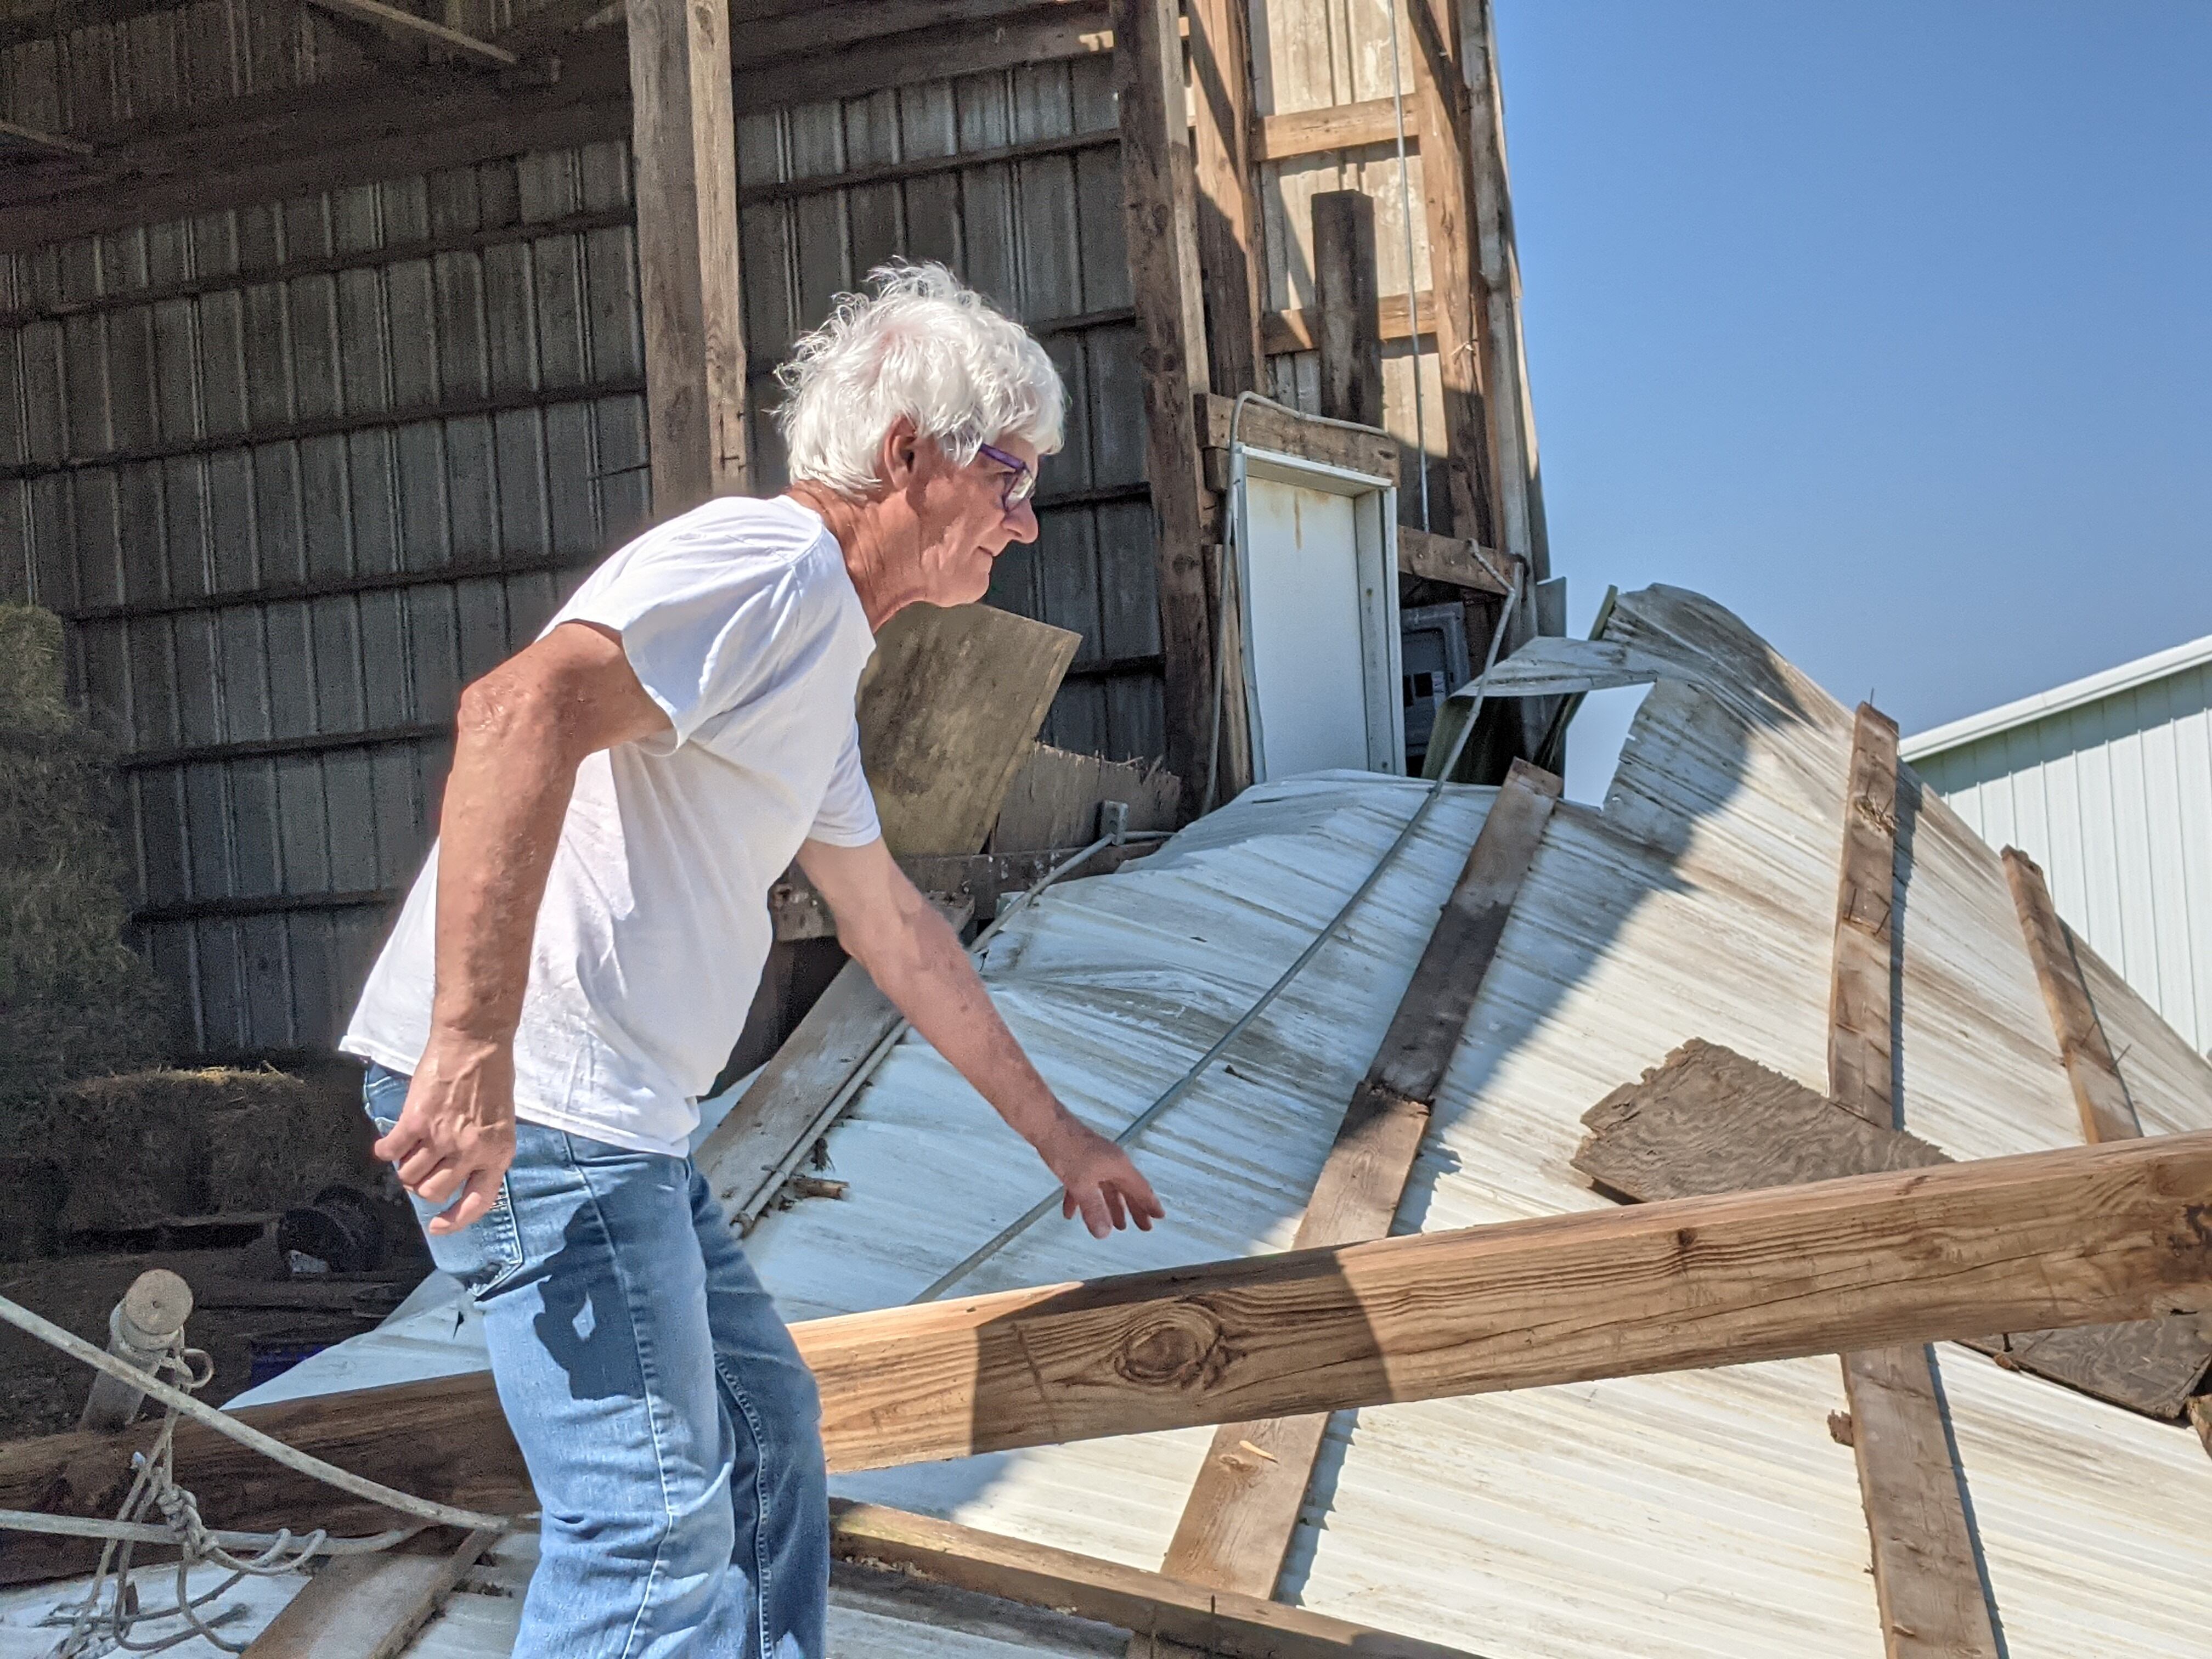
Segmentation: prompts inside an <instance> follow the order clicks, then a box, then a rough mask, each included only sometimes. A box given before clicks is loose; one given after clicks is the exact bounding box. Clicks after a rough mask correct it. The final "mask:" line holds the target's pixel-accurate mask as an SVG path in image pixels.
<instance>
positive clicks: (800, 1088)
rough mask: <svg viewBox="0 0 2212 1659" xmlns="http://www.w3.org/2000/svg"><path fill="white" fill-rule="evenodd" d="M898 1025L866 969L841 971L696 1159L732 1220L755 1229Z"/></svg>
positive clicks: (850, 966)
mask: <svg viewBox="0 0 2212 1659" xmlns="http://www.w3.org/2000/svg"><path fill="white" fill-rule="evenodd" d="M898 1023H899V1011H898V1010H897V1008H896V1007H895V1006H892V1003H891V1000H890V998H889V997H887V996H885V995H884V994H883V993H882V992H881V991H879V990H878V989H877V988H876V982H875V981H873V980H872V979H870V978H869V977H868V970H867V969H865V968H863V967H861V966H860V963H857V962H848V963H846V964H845V965H844V966H843V967H842V968H841V969H838V970H837V977H836V978H835V979H833V980H831V981H829V989H828V990H826V991H824V992H823V994H822V995H821V997H820V998H819V999H818V1000H817V1001H816V1003H815V1005H814V1006H812V1007H811V1008H810V1009H808V1010H807V1011H806V1016H805V1018H803V1019H801V1020H800V1021H799V1024H798V1027H797V1029H795V1030H793V1032H792V1034H791V1035H790V1036H788V1037H787V1038H785V1039H784V1042H783V1046H782V1047H781V1048H778V1049H777V1050H776V1051H775V1055H774V1057H773V1058H771V1059H770V1060H769V1062H768V1064H767V1065H765V1066H763V1067H761V1070H760V1074H759V1075H758V1076H757V1077H756V1078H755V1079H753V1080H752V1084H751V1085H750V1087H749V1088H747V1089H746V1091H745V1092H744V1094H743V1095H742V1096H740V1097H738V1103H737V1104H736V1105H734V1106H732V1108H731V1109H730V1114H729V1115H728V1116H727V1117H726V1118H724V1119H723V1120H722V1121H720V1123H718V1124H716V1125H715V1126H714V1129H713V1131H712V1132H711V1133H709V1134H708V1137H707V1139H705V1140H703V1141H702V1142H701V1143H700V1146H699V1150H698V1152H697V1153H696V1155H695V1157H694V1159H693V1162H694V1163H696V1164H697V1165H698V1168H699V1170H700V1172H701V1173H702V1175H704V1176H706V1177H707V1179H708V1182H710V1183H711V1184H712V1185H713V1187H714V1193H715V1195H716V1196H717V1197H718V1198H720V1200H721V1203H722V1208H723V1210H724V1211H725V1212H726V1213H727V1214H728V1215H729V1217H730V1218H731V1219H732V1222H734V1223H736V1224H737V1225H741V1226H742V1225H747V1224H749V1223H750V1220H751V1219H752V1218H754V1217H755V1216H757V1215H758V1214H759V1213H760V1212H761V1209H762V1207H763V1206H764V1205H765V1204H766V1203H767V1202H768V1201H769V1199H771V1198H773V1197H774V1196H775V1189H776V1188H778V1187H780V1186H781V1185H782V1184H783V1178H784V1175H785V1173H786V1170H787V1164H789V1162H790V1159H791V1155H792V1153H793V1152H794V1151H798V1150H799V1149H800V1148H799V1143H800V1142H801V1141H802V1140H803V1139H806V1138H808V1137H809V1136H810V1135H811V1133H816V1131H815V1129H814V1126H815V1124H816V1123H817V1122H818V1121H820V1119H821V1116H822V1114H823V1111H824V1110H825V1109H827V1108H828V1107H829V1103H830V1102H831V1101H833V1100H835V1099H836V1096H837V1092H838V1091H839V1090H841V1089H842V1088H843V1087H844V1086H845V1085H846V1084H847V1083H848V1081H849V1080H850V1079H851V1078H852V1076H853V1073H855V1072H856V1071H858V1070H859V1069H860V1062H861V1061H863V1060H866V1059H867V1057H868V1056H869V1055H870V1054H872V1053H873V1052H874V1051H875V1048H876V1046H877V1044H878V1043H880V1042H883V1040H884V1038H885V1037H888V1036H890V1034H891V1032H892V1031H893V1030H896V1028H897V1025H898Z"/></svg>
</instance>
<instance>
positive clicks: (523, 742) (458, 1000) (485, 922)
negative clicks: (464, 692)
mask: <svg viewBox="0 0 2212 1659" xmlns="http://www.w3.org/2000/svg"><path fill="white" fill-rule="evenodd" d="M575 777H576V757H575V756H574V752H573V750H572V747H571V745H570V744H569V743H568V739H567V736H566V734H565V733H564V732H563V730H562V722H561V720H560V719H559V717H558V715H557V714H556V713H554V712H553V711H551V710H550V709H548V708H544V707H543V706H542V703H541V702H540V701H539V700H538V699H535V698H532V697H530V696H521V697H518V698H513V699H510V700H507V701H505V702H502V701H501V700H500V699H499V698H497V697H496V696H471V697H469V698H465V699H464V702H463V705H462V712H461V718H460V720H459V722H458V725H457V732H456V737H455V741H454V748H453V770H452V772H451V774H450V775H449V776H448V777H447V783H446V799H445V805H444V809H443V811H442V812H441V816H440V819H439V849H438V912H437V934H436V941H437V942H436V990H435V996H434V998H433V1001H432V1005H431V1024H432V1027H433V1030H434V1032H435V1033H438V1034H441V1035H446V1036H465V1037H468V1038H472V1039H474V1040H476V1041H478V1042H492V1043H498V1044H502V1045H503V1044H505V1043H507V1042H510V1041H512V1040H513V1036H514V1030H515V1027H516V1025H517V1024H519V1023H520V1020H521V1018H522V998H523V992H524V989H525V987H526V986H527V984H528V982H529V976H530V943H531V938H532V934H533V933H534V932H535V930H536V927H537V921H538V905H539V903H540V902H541V901H542V900H543V899H544V896H545V882H546V877H547V875H548V873H549V872H550V870H551V869H552V866H553V853H554V849H555V848H556V847H557V846H558V845H559V843H560V839H561V825H562V820H563V819H564V818H565V817H566V816H567V814H568V798H569V795H570V794H571V793H572V792H573V790H574V786H575Z"/></svg>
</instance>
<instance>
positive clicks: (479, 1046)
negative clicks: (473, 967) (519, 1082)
mask: <svg viewBox="0 0 2212 1659" xmlns="http://www.w3.org/2000/svg"><path fill="white" fill-rule="evenodd" d="M374 1151H375V1153H376V1156H377V1157H379V1158H382V1159H383V1160H384V1161H385V1162H386V1163H387V1164H393V1165H395V1166H397V1168H398V1173H399V1183H400V1185H402V1186H403V1187H404V1188H407V1190H408V1191H409V1192H410V1193H412V1194H415V1196H416V1197H417V1198H419V1199H421V1200H422V1201H423V1202H424V1203H425V1204H428V1205H430V1206H432V1207H434V1208H436V1209H440V1210H442V1211H443V1212H444V1213H442V1214H441V1215H439V1216H438V1217H436V1218H435V1219H434V1220H432V1221H431V1223H430V1226H429V1231H431V1232H433V1233H437V1234H445V1233H457V1232H459V1231H461V1230H462V1229H463V1228H465V1227H470V1226H473V1225H475V1224H476V1223H477V1222H478V1221H481V1220H482V1219H483V1217H484V1214H485V1212H487V1211H489V1209H490V1208H491V1206H493V1205H494V1204H495V1202H497V1201H498V1199H499V1184H500V1182H501V1179H502V1178H503V1177H504V1176H506V1174H507V1165H508V1164H512V1163H513V1162H514V1049H513V1045H512V1044H511V1043H505V1042H482V1041H477V1040H474V1039H471V1038H467V1037H448V1036H432V1037H431V1039H430V1046H429V1047H428V1048H426V1049H424V1050H423V1052H422V1060H421V1061H420V1062H419V1063H418V1064H417V1065H416V1068H415V1076H414V1079H413V1080H412V1082H411V1083H410V1085H408V1090H407V1103H406V1105H405V1106H404V1107H403V1108H401V1109H400V1113H399V1121H398V1122H397V1123H395V1124H393V1125H392V1133H390V1134H388V1135H386V1136H385V1137H384V1139H381V1140H380V1141H378V1142H377V1143H376V1146H375V1148H374ZM456 1194H458V1195H459V1202H454V1199H455V1195H456ZM447 1206H451V1207H447Z"/></svg>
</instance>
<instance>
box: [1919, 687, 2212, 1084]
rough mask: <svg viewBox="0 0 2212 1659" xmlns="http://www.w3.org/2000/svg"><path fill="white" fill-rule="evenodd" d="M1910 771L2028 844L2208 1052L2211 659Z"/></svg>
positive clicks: (2078, 923) (2160, 1005) (2086, 922)
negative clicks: (1915, 771) (1915, 772)
mask: <svg viewBox="0 0 2212 1659" xmlns="http://www.w3.org/2000/svg"><path fill="white" fill-rule="evenodd" d="M1914 765H1915V767H1916V768H1917V770H1918V771H1919V773H1920V775H1921V776H1922V777H1923V778H1924V779H1926V780H1927V781H1928V783H1929V786H1930V787H1933V788H1935V789H1937V790H1939V791H1941V792H1942V794H1943V795H1944V797H1945V798H1946V799H1948V801H1949V802H1950V804H1951V805H1953V806H1954V808H1956V809H1957V811H1958V812H1959V814H1960V817H1963V818H1964V819H1965V820H1966V823H1969V824H1971V825H1972V827H1973V829H1975V830H1976V831H1977V832H1978V834H1979V835H1980V836H1982V838H1983V839H1984V840H1985V841H1987V842H1989V843H1990V845H1991V846H1992V847H2002V846H2005V845H2008V844H2010V845H2012V846H2016V847H2020V848H2024V849H2025V850H2026V851H2027V853H2028V854H2031V855H2032V856H2033V858H2034V859H2035V860H2036V861H2037V862H2038V863H2039V864H2040V865H2042V866H2043V868H2044V872H2045V876H2046V877H2047V878H2048V879H2049V881H2050V884H2051V899H2052V901H2053V902H2054V903H2056V904H2057V908H2058V913H2059V915H2062V916H2063V917H2064V918H2065V919H2066V921H2067V922H2068V923H2069V925H2070V926H2072V927H2073V928H2074V929H2075V932H2076V933H2079V934H2081V937H2082V938H2083V939H2087V941H2088V942H2089V944H2090V945H2092V946H2093V947H2094V949H2095V950H2096V951H2098V952H2100V954H2101V955H2103V956H2104V957H2106V958H2107V959H2108V960H2109V961H2110V962H2111V963H2112V965H2113V966H2114V967H2115V968H2117V969H2118V970H2119V972H2120V974H2121V975H2122V976H2123V977H2124V978H2125V979H2126V981H2127V982H2128V983H2129V984H2130V985H2131V986H2133V987H2135V988H2136V990H2137V991H2138V992H2140V993H2141V994H2142V996H2143V997H2144V998H2145V999H2146V1000H2148V1002H2149V1003H2150V1004H2151V1005H2152V1006H2154V1007H2155V1008H2157V1009H2158V1010H2159V1012H2160V1013H2162V1014H2164V1015H2165V1016H2166V1019H2167V1020H2168V1021H2169V1022H2170V1023H2171V1024H2172V1026H2173V1028H2174V1029H2175V1030H2178V1031H2179V1032H2180V1033H2181V1034H2182V1036H2185V1038H2187V1039H2188V1041H2189V1042H2190V1043H2191V1046H2193V1047H2194V1048H2197V1049H2198V1050H2199V1051H2200V1052H2202V1051H2206V1050H2212V663H2203V662H2198V663H2193V664H2190V665H2185V666H2182V667H2179V668H2178V669H2177V670H2175V671H2172V672H2170V673H2167V674H2166V675H2163V676H2161V677H2160V678H2155V679H2153V680H2150V681H2148V682H2147V683H2144V684H2131V685H2126V686H2123V687H2122V688H2120V689H2118V690H2114V691H2112V692H2111V693H2109V694H2108V695H2106V696H2100V697H2097V698H2096V699H2094V700H2093V701H2091V702H2083V703H2081V704H2078V705H2076V706H2073V707H2068V708H2060V709H2058V710H2057V711H2055V712H2053V713H2051V714H2048V715H2045V716H2042V717H2040V718H2037V719H2033V720H2027V721H2025V722H2023V723H2021V724H2019V725H2015V726H2008V727H2006V728H2005V729H2003V730H2001V731H1998V732H1992V733H1990V734H1989V735H1987V736H1985V737H1980V738H1974V739H1972V740H1971V741H1969V742H1966V743H1964V744H1960V745H1959V746H1957V747H1955V748H1952V749H1946V750H1939V751H1937V752H1935V753H1932V754H1923V756H1921V757H1920V758H1919V759H1917V761H1915V763H1914Z"/></svg>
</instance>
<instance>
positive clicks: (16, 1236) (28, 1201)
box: [0, 1158, 69, 1261]
mask: <svg viewBox="0 0 2212 1659" xmlns="http://www.w3.org/2000/svg"><path fill="white" fill-rule="evenodd" d="M68 1197H69V1182H68V1180H67V1178H66V1177H65V1176H64V1175H63V1174H62V1170H61V1166H60V1165H59V1164H56V1163H55V1162H54V1161H53V1160H52V1158H0V1261H34V1260H36V1259H37V1258H39V1257H40V1256H47V1255H53V1254H54V1252H55V1251H56V1250H57V1249H59V1248H60V1246H61V1213H62V1206H63V1204H64V1201H65V1200H67V1199H68Z"/></svg>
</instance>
